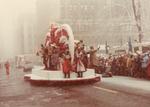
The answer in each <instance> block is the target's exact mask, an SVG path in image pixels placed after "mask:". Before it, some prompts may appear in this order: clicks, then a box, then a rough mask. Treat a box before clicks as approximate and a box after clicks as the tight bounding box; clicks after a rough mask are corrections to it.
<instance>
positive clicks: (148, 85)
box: [102, 76, 150, 91]
mask: <svg viewBox="0 0 150 107" xmlns="http://www.w3.org/2000/svg"><path fill="white" fill-rule="evenodd" d="M102 82H107V83H111V84H114V85H119V86H125V87H131V88H136V89H142V90H146V91H150V80H145V79H139V78H132V77H124V76H113V77H112V78H102Z"/></svg>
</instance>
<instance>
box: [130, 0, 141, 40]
mask: <svg viewBox="0 0 150 107" xmlns="http://www.w3.org/2000/svg"><path fill="white" fill-rule="evenodd" d="M132 7H133V12H134V18H135V21H136V26H137V29H138V33H139V35H138V36H139V42H140V43H141V42H142V37H143V32H142V24H141V4H140V0H132Z"/></svg>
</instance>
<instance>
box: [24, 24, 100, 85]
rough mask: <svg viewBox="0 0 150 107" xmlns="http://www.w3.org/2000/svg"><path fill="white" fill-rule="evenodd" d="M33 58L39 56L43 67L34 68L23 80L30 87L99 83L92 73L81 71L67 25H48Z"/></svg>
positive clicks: (95, 75)
mask: <svg viewBox="0 0 150 107" xmlns="http://www.w3.org/2000/svg"><path fill="white" fill-rule="evenodd" d="M37 54H38V55H40V54H41V57H42V60H43V65H44V66H35V67H34V69H32V73H31V74H26V75H25V76H24V79H25V80H28V81H29V82H30V83H31V84H33V85H74V84H88V83H95V82H99V81H100V80H101V76H100V75H99V74H96V73H95V70H94V69H88V68H85V67H84V65H83V63H82V62H81V61H80V59H79V58H78V57H77V55H75V54H76V43H75V40H74V36H73V32H72V29H71V27H70V26H69V25H68V24H63V25H56V24H52V25H51V27H50V30H49V32H48V33H47V35H46V39H45V43H44V44H43V45H41V50H40V51H39V52H38V53H37ZM78 56H80V54H78ZM86 63H87V62H86ZM79 70H80V71H82V72H81V74H80V73H79V72H78V71H79Z"/></svg>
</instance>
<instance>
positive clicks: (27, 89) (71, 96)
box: [0, 70, 150, 107]
mask: <svg viewBox="0 0 150 107" xmlns="http://www.w3.org/2000/svg"><path fill="white" fill-rule="evenodd" d="M0 74H1V78H0V107H50V106H51V107H137V106H138V107H149V105H150V101H149V99H150V81H148V80H142V79H135V78H130V77H121V76H114V77H112V78H103V79H102V81H101V82H99V83H96V84H90V85H80V86H79V85H78V86H63V87H37V86H31V85H30V84H29V83H28V82H26V81H24V79H23V75H24V74H25V73H23V72H22V70H15V71H12V72H11V75H10V77H7V76H5V72H3V71H1V72H0Z"/></svg>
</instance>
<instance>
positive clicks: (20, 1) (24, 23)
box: [0, 0, 59, 59]
mask: <svg viewBox="0 0 150 107" xmlns="http://www.w3.org/2000/svg"><path fill="white" fill-rule="evenodd" d="M46 4H47V5H46ZM49 4H51V6H48V5H49ZM53 4H56V5H57V2H56V0H0V59H7V58H12V57H14V56H16V55H19V54H28V53H34V52H35V51H36V49H37V44H40V42H42V41H41V39H43V38H44V35H45V33H46V31H47V29H48V26H49V23H50V20H51V22H52V20H53V21H54V22H55V19H57V16H56V15H57V13H59V12H57V11H53V10H54V7H55V10H57V8H58V7H57V6H56V5H53ZM44 6H47V9H46V10H44V9H43V8H44ZM40 9H41V10H40ZM55 12H57V13H56V14H55ZM51 15H52V16H53V17H52V18H50V17H49V16H51ZM48 18H49V19H48ZM38 25H39V26H40V27H38ZM43 29H44V30H43ZM35 38H36V39H35ZM38 38H39V39H40V40H39V39H38Z"/></svg>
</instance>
